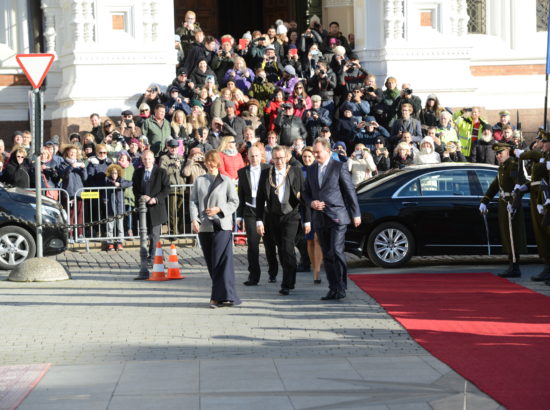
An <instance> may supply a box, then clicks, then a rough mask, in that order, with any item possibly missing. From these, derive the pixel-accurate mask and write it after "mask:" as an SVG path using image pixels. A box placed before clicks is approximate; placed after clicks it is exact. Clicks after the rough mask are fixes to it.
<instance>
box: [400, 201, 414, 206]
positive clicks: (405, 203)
mask: <svg viewBox="0 0 550 410" xmlns="http://www.w3.org/2000/svg"><path fill="white" fill-rule="evenodd" d="M402 204H403V206H417V205H418V202H403V203H402Z"/></svg>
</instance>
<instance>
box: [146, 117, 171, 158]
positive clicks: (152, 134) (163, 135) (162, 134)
mask: <svg viewBox="0 0 550 410" xmlns="http://www.w3.org/2000/svg"><path fill="white" fill-rule="evenodd" d="M141 129H142V130H143V135H145V136H146V137H147V139H148V140H149V144H151V151H153V152H154V153H155V156H157V157H158V156H159V153H160V151H162V150H163V149H164V146H165V145H166V140H168V139H170V138H171V137H172V127H171V126H170V122H169V121H168V120H167V119H164V120H163V122H162V123H161V124H160V125H159V124H158V123H157V122H156V121H155V119H154V117H149V118H147V120H145V122H144V123H143V126H142V127H141Z"/></svg>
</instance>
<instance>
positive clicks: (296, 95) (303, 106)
mask: <svg viewBox="0 0 550 410" xmlns="http://www.w3.org/2000/svg"><path fill="white" fill-rule="evenodd" d="M288 103H289V104H292V105H293V106H294V116H295V117H300V118H302V115H303V114H304V112H305V111H306V110H309V109H310V108H311V104H312V103H311V98H310V97H309V95H307V92H306V90H305V84H304V82H303V81H299V82H297V83H296V85H295V86H294V90H293V91H292V94H291V95H290V97H288Z"/></svg>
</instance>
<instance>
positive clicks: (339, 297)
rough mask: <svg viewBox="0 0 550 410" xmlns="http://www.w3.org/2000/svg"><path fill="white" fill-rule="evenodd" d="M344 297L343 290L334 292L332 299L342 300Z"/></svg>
mask: <svg viewBox="0 0 550 410" xmlns="http://www.w3.org/2000/svg"><path fill="white" fill-rule="evenodd" d="M345 297H346V291H345V290H339V291H337V292H336V297H335V298H334V299H344V298H345Z"/></svg>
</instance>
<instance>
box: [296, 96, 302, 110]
mask: <svg viewBox="0 0 550 410" xmlns="http://www.w3.org/2000/svg"><path fill="white" fill-rule="evenodd" d="M295 105H296V108H297V109H299V110H301V109H303V108H304V99H303V98H302V97H298V100H297V101H296V104H295Z"/></svg>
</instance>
